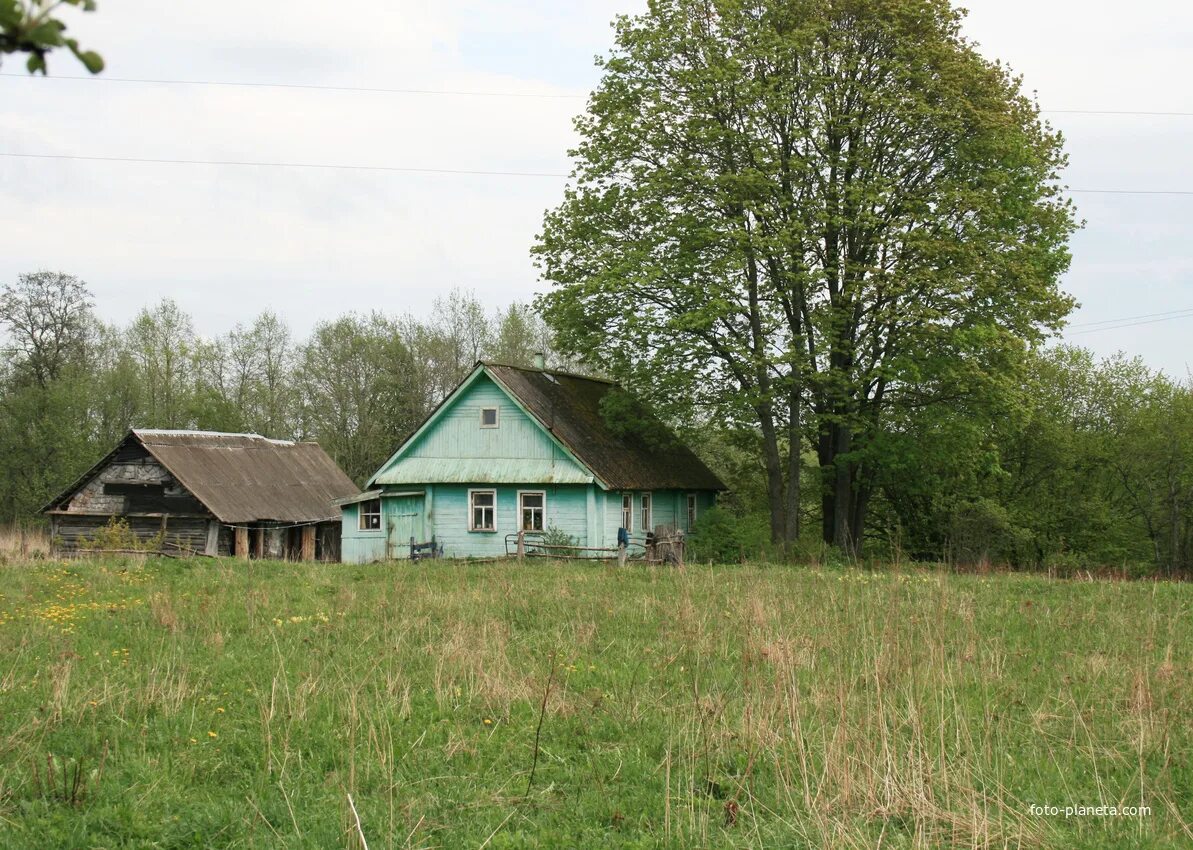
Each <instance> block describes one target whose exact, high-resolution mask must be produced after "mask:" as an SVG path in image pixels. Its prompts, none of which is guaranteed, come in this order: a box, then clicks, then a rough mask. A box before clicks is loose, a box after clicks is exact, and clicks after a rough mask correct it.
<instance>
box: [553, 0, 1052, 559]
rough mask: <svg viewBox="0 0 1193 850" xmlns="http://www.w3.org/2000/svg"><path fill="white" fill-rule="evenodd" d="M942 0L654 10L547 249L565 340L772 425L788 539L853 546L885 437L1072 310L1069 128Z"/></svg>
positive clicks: (996, 368) (656, 4) (764, 430)
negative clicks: (817, 512) (814, 512)
mask: <svg viewBox="0 0 1193 850" xmlns="http://www.w3.org/2000/svg"><path fill="white" fill-rule="evenodd" d="M960 23H961V13H960V12H958V11H957V10H955V9H953V8H952V7H951V6H950V5H949V3H948V2H947V0H652V2H651V3H650V6H649V10H648V11H647V12H646V13H645V14H644V15H642V16H640V17H636V18H622V19H619V20H618V22H617V24H616V47H615V48H614V50H613V52H612V54H611V55H610V56H609V57H608V58H607V59H605V60H603V61H602V65H603V68H604V77H603V80H602V81H601V83H600V85H599V86H598V88H597V90H596V91H595V92H594V94H593V96H592V98H591V100H590V102H589V107H588V110H587V112H586V114H584V115H582V116H581V117H579V118H578V119H577V122H576V127H577V130H578V132H579V135H580V138H581V141H580V144H579V146H578V147H577V148H576V149H575V150H574V151H573V152H572V154H573V156H574V158H575V161H576V165H575V172H574V179H573V184H572V185H571V186H570V187H569V189H568V190H567V192H566V195H565V198H564V200H563V202H562V204H561V205H560V206H559V207H558V208H556V209H555V210H553V211H551V212H549V213H548V214H547V216H546V220H545V223H544V228H543V233H542V235H541V237H540V240H539V242H538V244H537V246H536V248H535V251H536V254H537V257H538V260H539V262H540V264H541V268H542V269H543V273H544V276H545V278H546V279H547V280H549V281H550V282H551V283H553V284H554V285H555V287H554V289H553V290H552V291H551V292H549V293H548V294H547V295H546V296H545V297H543V298H542V299H541V301H540V307H541V308H542V309H543V311H544V314H545V316H546V318H547V319H548V321H549V322H550V323H551V324H552V326H553V328H554V329H555V331H556V332H557V334H558V338H559V341H560V343H561V344H562V345H564V346H565V347H566V348H568V349H570V351H572V352H573V353H577V354H583V355H584V356H586V357H587V358H588V359H590V360H595V361H596V362H597V364H598V365H600V366H601V367H603V368H605V369H606V370H607V371H609V372H610V373H612V374H614V375H616V376H618V377H620V378H621V379H623V380H624V381H626V382H628V383H631V384H633V385H635V387H636V388H637V389H638V390H639V391H640V392H643V393H646V394H649V395H653V396H654V401H656V403H667V402H670V403H673V404H675V403H678V407H679V408H682V410H686V411H687V412H689V413H691V412H692V411H699V412H700V413H701V414H702V415H703V417H705V418H706V419H711V418H713V417H715V418H716V419H717V420H719V421H725V422H729V423H732V424H737V425H744V426H748V427H750V428H752V429H754V430H755V431H756V433H757V434H758V442H759V454H760V461H761V464H760V465H761V466H763V467H764V468H765V471H766V478H767V492H768V499H769V503H770V517H771V533H772V537H773V538H774V539H775V540H776V541H778V540H783V539H786V540H790V539H793V538H795V537H796V536H797V535H798V533H799V528H798V509H797V508H798V505H799V501H800V498H799V497H800V486H801V482H800V474H799V471H800V458H801V452H802V450H803V448H804V447H805V446H807V445H809V444H810V445H811V446H812V447H813V448H814V449H815V451H816V454H817V456H818V458H819V465H820V469H821V472H822V481H821V482H819V484H820V486H821V504H822V514H823V536H824V538H825V540H826V541H828V542H831V543H834V544H837V545H840V546H842V547H846V548H850V549H856V548H857V547H858V546H859V545H860V542H861V539H862V533H863V529H864V528H865V521H866V515H867V509H868V505H869V503H870V498H871V496H872V494H873V492H874V489H875V487H876V486H877V482H878V481H879V476H878V473H879V472H880V470H881V468H882V463H883V458H882V456H881V450H880V447H881V444H882V441H881V440H880V439H879V437H880V436H881V435H882V434H883V433H884V432H886V431H889V430H890V429H891V428H892V427H895V426H894V425H893V424H892V423H894V422H898V421H901V420H904V419H905V418H906V416H907V415H908V414H909V413H911V412H914V411H915V410H917V409H922V408H924V407H925V406H928V405H935V404H947V403H950V402H951V401H955V400H957V399H960V398H969V397H973V396H975V395H981V394H988V393H991V392H995V391H997V389H998V387H999V385H1000V383H1003V382H1005V381H1006V380H1007V376H1008V374H1009V373H1010V372H1011V370H1013V368H1014V365H1015V363H1016V361H1017V360H1018V357H1019V355H1020V354H1021V352H1022V351H1023V350H1024V348H1025V347H1027V346H1028V345H1030V344H1031V343H1033V342H1035V341H1037V340H1039V339H1040V338H1041V337H1042V336H1043V335H1044V334H1045V333H1046V332H1047V331H1048V330H1049V329H1051V328H1055V327H1056V326H1057V325H1058V323H1059V322H1060V321H1061V319H1062V318H1063V317H1064V316H1065V315H1066V314H1067V312H1068V311H1069V310H1070V308H1071V302H1070V300H1069V299H1068V298H1066V297H1065V296H1064V295H1063V294H1061V293H1060V291H1059V289H1058V286H1057V281H1058V278H1059V276H1060V275H1061V273H1062V272H1063V271H1064V270H1065V269H1066V268H1067V266H1068V262H1069V255H1068V252H1067V248H1066V245H1067V240H1068V237H1069V235H1070V233H1071V231H1072V230H1073V228H1074V219H1073V214H1072V210H1071V207H1070V205H1069V204H1068V202H1066V201H1065V200H1063V199H1062V198H1061V196H1060V193H1059V190H1058V189H1057V187H1056V180H1057V177H1058V174H1059V171H1060V169H1061V168H1062V167H1063V165H1064V161H1065V160H1064V154H1063V150H1062V144H1061V138H1060V137H1059V135H1058V134H1056V133H1053V132H1052V131H1051V130H1050V129H1049V128H1048V127H1047V126H1046V125H1045V124H1043V123H1042V122H1041V120H1040V118H1039V112H1038V109H1037V108H1036V106H1035V104H1034V103H1033V102H1032V101H1030V100H1029V99H1028V98H1026V97H1024V96H1023V94H1022V92H1021V89H1020V83H1019V80H1018V79H1017V78H1015V77H1013V76H1012V75H1011V74H1010V73H1009V72H1008V71H1007V70H1006V69H1005V68H1004V67H1003V66H1001V65H999V64H997V63H992V62H990V61H988V60H986V59H984V58H983V57H982V56H981V55H980V54H979V53H978V52H977V50H976V49H975V47H974V45H973V44H972V43H971V42H969V41H967V40H966V39H965V38H964V37H963V36H962V35H961V34H960Z"/></svg>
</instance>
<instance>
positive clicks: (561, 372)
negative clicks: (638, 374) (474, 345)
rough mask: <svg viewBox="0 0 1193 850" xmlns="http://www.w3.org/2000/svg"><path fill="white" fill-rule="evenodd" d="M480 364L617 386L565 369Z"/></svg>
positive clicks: (490, 361) (510, 364)
mask: <svg viewBox="0 0 1193 850" xmlns="http://www.w3.org/2000/svg"><path fill="white" fill-rule="evenodd" d="M480 364H481V365H482V366H486V367H488V366H498V367H500V368H502V369H516V370H517V371H519V372H530V373H532V374H546V375H562V376H564V377H565V378H575V379H576V380H579V381H592V382H594V383H597V384H609V385H610V386H619V384H618V383H617V381H614V380H612V379H611V378H598V377H597V376H596V375H581V374H580V373H579V372H569V371H567V370H566V369H536V368H535V367H533V366H515V365H514V364H513V363H502V362H500V361H499V360H482V361H480Z"/></svg>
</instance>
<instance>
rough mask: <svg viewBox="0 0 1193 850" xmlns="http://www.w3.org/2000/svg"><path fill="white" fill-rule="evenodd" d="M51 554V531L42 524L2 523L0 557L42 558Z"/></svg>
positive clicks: (13, 558) (11, 558) (15, 558)
mask: <svg viewBox="0 0 1193 850" xmlns="http://www.w3.org/2000/svg"><path fill="white" fill-rule="evenodd" d="M49 555H50V533H49V531H48V530H47V529H45V528H42V527H41V526H32V525H24V524H20V525H0V558H8V559H9V560H14V561H15V560H22V559H29V560H33V559H40V558H47V557H49Z"/></svg>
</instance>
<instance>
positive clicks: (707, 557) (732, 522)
mask: <svg viewBox="0 0 1193 850" xmlns="http://www.w3.org/2000/svg"><path fill="white" fill-rule="evenodd" d="M687 546H688V553H687V559H688V560H690V561H694V562H697V563H699V562H711V563H717V564H732V563H737V562H738V561H741V560H743V559H748V560H755V559H756V558H757V557H758V555H759V553H762V552H767V551H769V550H770V534H769V529H768V528H767V525H766V515H765V514H760V513H747V514H745V515H741V516H738V515H735V514H734V513H733V512H731V511H729V510H726V509H725V508H721V507H716V508H712V509H710V510H707V511H705V512H704V513H703V514H701V515H700V517H698V518H697V520H696V527H695V528H694V529H692V532H691V534H689V535H688V538H687Z"/></svg>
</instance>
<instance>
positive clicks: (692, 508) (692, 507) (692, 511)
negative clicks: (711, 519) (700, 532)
mask: <svg viewBox="0 0 1193 850" xmlns="http://www.w3.org/2000/svg"><path fill="white" fill-rule="evenodd" d="M697 506H698V501H697V499H696V494H695V493H688V531H691V530H692V529H693V528H695V527H696V509H697Z"/></svg>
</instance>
